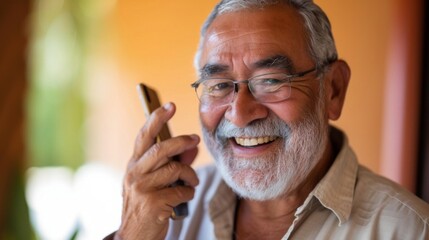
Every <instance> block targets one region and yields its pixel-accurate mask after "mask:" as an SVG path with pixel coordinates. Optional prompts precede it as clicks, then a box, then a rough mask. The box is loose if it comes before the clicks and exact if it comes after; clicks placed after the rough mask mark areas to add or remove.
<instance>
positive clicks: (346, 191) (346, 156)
mask: <svg viewBox="0 0 429 240" xmlns="http://www.w3.org/2000/svg"><path fill="white" fill-rule="evenodd" d="M330 137H331V141H332V143H333V145H334V147H337V148H340V151H339V153H338V155H337V157H336V158H335V161H334V163H333V164H332V166H331V168H330V169H329V171H328V172H327V173H326V175H325V176H324V177H323V178H322V180H321V181H320V182H319V183H318V184H317V185H316V187H315V188H314V190H313V191H312V192H311V193H310V195H309V196H308V198H307V200H306V201H305V203H304V205H306V204H308V202H310V200H311V199H312V197H313V196H314V197H316V198H317V199H318V200H319V202H320V203H321V204H322V205H323V206H324V207H325V208H327V209H330V210H331V211H332V212H333V213H334V214H335V215H336V216H337V218H338V220H339V225H341V224H343V223H344V222H346V221H347V220H348V219H349V217H350V214H351V211H352V202H353V194H354V190H355V183H356V178H357V171H358V162H357V158H356V155H355V153H354V152H353V150H352V149H351V148H350V146H349V144H348V140H347V136H346V135H345V134H344V133H343V132H341V131H340V130H338V129H336V128H334V127H331V134H330ZM303 207H305V206H303Z"/></svg>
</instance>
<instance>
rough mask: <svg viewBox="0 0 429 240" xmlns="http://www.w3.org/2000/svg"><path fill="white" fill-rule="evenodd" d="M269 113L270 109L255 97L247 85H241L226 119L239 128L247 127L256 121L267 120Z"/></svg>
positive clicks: (229, 107)
mask: <svg viewBox="0 0 429 240" xmlns="http://www.w3.org/2000/svg"><path fill="white" fill-rule="evenodd" d="M236 87H237V86H236ZM268 113H269V109H268V108H267V107H266V106H265V105H263V104H261V103H259V102H258V101H257V100H256V99H255V98H254V97H253V95H252V93H251V92H250V90H249V88H248V86H247V84H240V86H239V87H238V89H237V92H235V96H234V99H233V100H232V102H231V103H230V105H229V106H228V109H227V110H226V112H225V118H226V119H227V120H228V121H230V122H231V123H233V124H234V125H235V126H237V127H246V126H247V125H248V124H250V123H251V122H253V121H255V120H258V119H263V118H266V117H267V116H268Z"/></svg>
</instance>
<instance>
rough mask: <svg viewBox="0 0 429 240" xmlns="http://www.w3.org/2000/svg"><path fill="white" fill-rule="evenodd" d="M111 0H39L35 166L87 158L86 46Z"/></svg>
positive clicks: (32, 98) (32, 123) (33, 89)
mask: <svg viewBox="0 0 429 240" xmlns="http://www.w3.org/2000/svg"><path fill="white" fill-rule="evenodd" d="M112 3H113V1H101V0H92V1H86V0H36V1H35V4H34V6H35V7H34V13H33V16H32V21H31V22H32V26H31V27H32V39H31V47H30V49H31V50H30V79H31V83H30V88H29V95H28V99H27V103H28V104H27V106H28V119H29V121H28V122H29V125H28V146H29V158H30V165H31V166H59V165H60V166H68V167H71V168H73V169H76V168H77V167H79V166H80V165H81V164H82V163H83V162H84V149H85V148H84V146H85V132H84V124H85V111H86V105H85V96H84V87H85V79H86V72H87V71H86V69H87V62H88V60H87V59H88V52H89V49H90V48H91V43H92V44H94V39H95V38H96V36H97V26H98V24H99V21H98V20H99V19H100V16H102V15H103V9H105V8H106V6H108V5H111V4H112Z"/></svg>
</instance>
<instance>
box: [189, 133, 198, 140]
mask: <svg viewBox="0 0 429 240" xmlns="http://www.w3.org/2000/svg"><path fill="white" fill-rule="evenodd" d="M191 138H192V139H193V140H195V141H199V140H200V137H199V136H198V135H196V134H192V135H191Z"/></svg>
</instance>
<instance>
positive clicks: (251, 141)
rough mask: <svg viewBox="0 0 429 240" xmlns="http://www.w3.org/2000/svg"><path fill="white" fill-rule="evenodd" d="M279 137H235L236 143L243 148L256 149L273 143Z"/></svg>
mask: <svg viewBox="0 0 429 240" xmlns="http://www.w3.org/2000/svg"><path fill="white" fill-rule="evenodd" d="M277 138H278V137H275V136H270V137H235V138H234V140H235V142H236V143H237V144H238V145H240V146H243V147H255V146H258V145H263V144H267V143H270V142H273V141H274V140H276V139H277Z"/></svg>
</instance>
